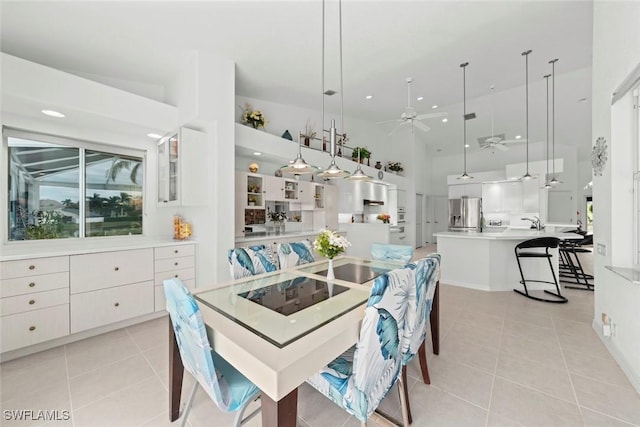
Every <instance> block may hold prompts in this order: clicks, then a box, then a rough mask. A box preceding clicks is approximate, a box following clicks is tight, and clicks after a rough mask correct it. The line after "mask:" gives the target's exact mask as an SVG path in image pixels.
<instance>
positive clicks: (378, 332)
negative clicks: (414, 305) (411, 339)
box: [307, 268, 415, 422]
mask: <svg viewBox="0 0 640 427" xmlns="http://www.w3.org/2000/svg"><path fill="white" fill-rule="evenodd" d="M414 282H415V269H410V268H401V269H396V270H392V271H389V272H387V273H385V274H383V275H382V276H378V277H377V278H376V280H375V282H374V285H373V287H372V288H371V293H370V296H369V301H368V302H367V307H366V309H365V314H364V319H363V320H362V326H361V329H360V337H359V339H358V343H357V344H356V345H355V346H354V347H352V348H350V349H349V350H347V351H346V352H345V353H343V354H342V355H341V356H340V357H338V358H336V359H335V360H334V361H332V362H331V363H329V364H328V365H327V366H326V367H324V368H323V369H322V370H321V371H320V372H318V373H317V374H315V375H314V376H312V377H311V378H309V379H308V380H307V382H308V383H309V384H311V385H312V386H313V387H315V388H316V389H317V390H318V391H320V392H321V393H323V394H324V395H325V396H327V397H328V398H329V399H331V400H332V401H334V402H335V403H336V404H338V405H339V406H340V407H342V408H344V409H345V410H346V411H347V412H349V413H351V414H353V415H354V416H356V417H357V418H358V419H359V420H360V421H362V422H365V421H366V420H367V419H368V418H369V416H370V415H371V413H372V412H373V411H374V410H375V409H376V408H377V407H378V405H379V404H380V402H381V401H382V399H384V397H385V396H386V395H387V393H388V391H389V389H390V388H391V387H392V386H393V385H394V384H395V382H396V380H397V379H398V375H399V374H400V370H401V368H402V352H401V348H402V346H403V344H404V343H403V341H404V340H405V339H406V338H405V333H404V328H405V316H406V311H407V304H408V299H409V289H410V287H413V286H414Z"/></svg>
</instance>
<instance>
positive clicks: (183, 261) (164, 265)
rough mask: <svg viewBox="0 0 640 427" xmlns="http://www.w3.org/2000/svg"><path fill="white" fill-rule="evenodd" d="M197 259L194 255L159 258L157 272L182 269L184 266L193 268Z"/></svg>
mask: <svg viewBox="0 0 640 427" xmlns="http://www.w3.org/2000/svg"><path fill="white" fill-rule="evenodd" d="M195 263H196V262H195V259H194V258H193V257H192V256H185V257H179V258H168V259H157V260H156V263H155V265H156V267H155V272H156V273H159V272H162V271H171V270H182V269H183V268H193V266H194V265H195Z"/></svg>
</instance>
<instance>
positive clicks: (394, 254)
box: [371, 243, 413, 263]
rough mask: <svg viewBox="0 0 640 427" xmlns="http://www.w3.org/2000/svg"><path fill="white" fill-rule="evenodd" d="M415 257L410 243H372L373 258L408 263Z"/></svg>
mask: <svg viewBox="0 0 640 427" xmlns="http://www.w3.org/2000/svg"><path fill="white" fill-rule="evenodd" d="M412 257H413V247H411V246H409V245H391V244H388V243H372V244H371V258H372V259H376V260H381V261H402V262H404V263H407V262H409V261H411V258H412Z"/></svg>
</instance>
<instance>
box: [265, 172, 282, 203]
mask: <svg viewBox="0 0 640 427" xmlns="http://www.w3.org/2000/svg"><path fill="white" fill-rule="evenodd" d="M263 180H264V198H265V200H269V201H273V202H284V179H283V178H280V177H277V176H269V175H265V176H264V178H263Z"/></svg>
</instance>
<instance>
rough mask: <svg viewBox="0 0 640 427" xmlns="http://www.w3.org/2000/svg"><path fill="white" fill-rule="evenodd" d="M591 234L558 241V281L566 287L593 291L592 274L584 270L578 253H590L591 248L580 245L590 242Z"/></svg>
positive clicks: (591, 239) (591, 240) (591, 241)
mask: <svg viewBox="0 0 640 427" xmlns="http://www.w3.org/2000/svg"><path fill="white" fill-rule="evenodd" d="M592 243H593V236H586V237H585V238H583V239H566V240H564V241H562V242H561V243H560V249H559V251H560V259H561V263H560V270H559V273H560V274H559V276H560V282H562V283H568V284H570V285H572V286H567V285H566V284H565V285H564V287H565V288H568V289H580V290H584V291H593V276H592V275H591V274H587V273H585V272H584V269H583V268H582V263H581V262H580V257H579V254H581V253H591V250H589V249H586V248H583V247H581V246H582V245H583V244H592Z"/></svg>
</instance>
